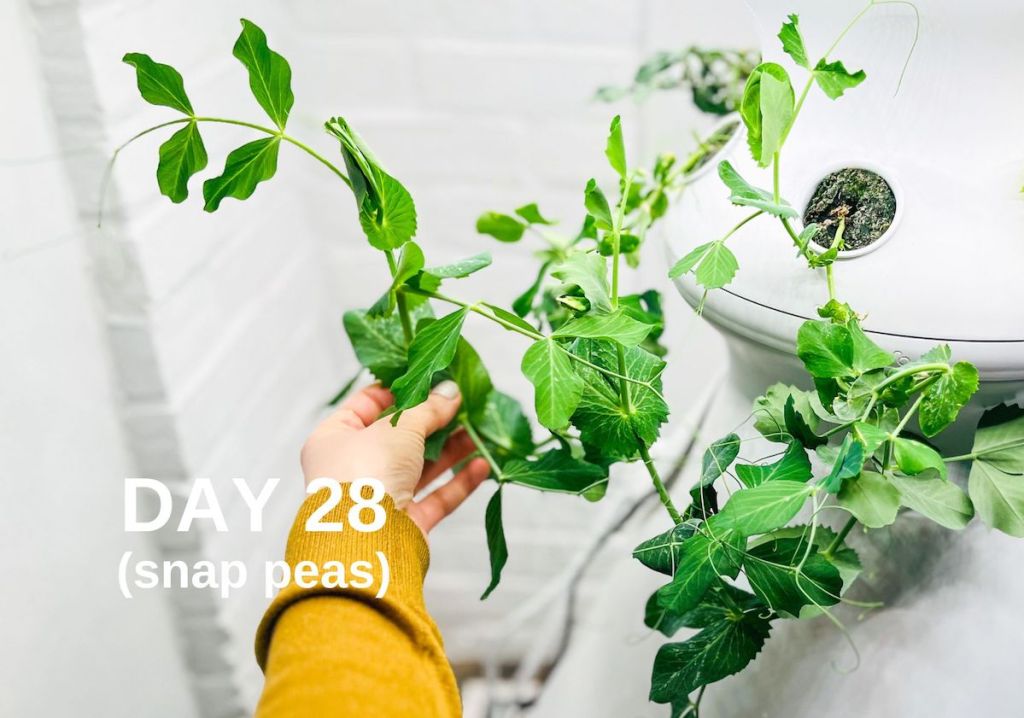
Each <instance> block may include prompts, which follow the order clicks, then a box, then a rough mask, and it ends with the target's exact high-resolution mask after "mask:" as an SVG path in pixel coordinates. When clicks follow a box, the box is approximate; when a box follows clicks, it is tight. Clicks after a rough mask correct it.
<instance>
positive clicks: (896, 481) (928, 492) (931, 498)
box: [889, 470, 974, 531]
mask: <svg viewBox="0 0 1024 718" xmlns="http://www.w3.org/2000/svg"><path fill="white" fill-rule="evenodd" d="M889 480H890V481H892V484H893V486H895V487H896V489H897V490H898V491H899V492H900V503H901V504H902V505H904V506H906V507H907V508H909V509H913V510H914V511H916V512H917V513H919V514H921V515H922V516H925V517H927V518H929V519H931V520H932V521H934V522H935V523H937V524H939V525H941V526H945V527H946V528H948V529H953V530H954V531H958V530H960V529H962V528H964V527H965V526H967V524H969V523H970V522H971V519H972V518H974V506H973V505H972V504H971V499H969V498H968V497H967V494H965V493H964V492H963V490H962V489H961V488H960V487H959V486H957V485H956V484H954V483H953V482H952V481H948V480H946V479H943V478H942V477H941V476H939V474H938V472H936V471H934V470H927V471H924V472H923V473H921V474H918V475H917V476H904V475H902V474H890V475H889Z"/></svg>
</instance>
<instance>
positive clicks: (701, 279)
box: [696, 241, 740, 289]
mask: <svg viewBox="0 0 1024 718" xmlns="http://www.w3.org/2000/svg"><path fill="white" fill-rule="evenodd" d="M739 268H740V265H739V262H737V261H736V255H735V254H733V253H732V250H731V249H729V248H728V247H726V246H725V242H721V241H718V242H712V243H711V247H710V248H709V249H708V251H707V252H706V253H705V254H704V258H703V259H702V260H701V262H700V264H699V265H697V273H696V277H697V283H698V284H700V285H701V286H702V287H704V288H705V289H720V288H722V287H724V286H725V285H726V284H728V283H729V282H731V281H732V279H733V277H735V276H736V270H738V269H739Z"/></svg>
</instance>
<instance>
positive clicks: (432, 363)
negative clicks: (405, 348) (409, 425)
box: [391, 307, 469, 409]
mask: <svg viewBox="0 0 1024 718" xmlns="http://www.w3.org/2000/svg"><path fill="white" fill-rule="evenodd" d="M468 312H469V310H468V309H467V308H465V307H463V308H462V309H459V310H457V311H454V312H452V313H451V314H449V315H447V316H444V317H441V318H440V319H438V320H436V321H432V322H430V323H429V324H427V325H426V326H425V327H423V328H422V329H420V330H419V332H418V333H417V334H416V336H415V338H414V339H413V340H412V344H410V345H409V368H408V369H407V370H406V372H405V374H403V375H402V376H400V377H399V378H398V379H396V380H395V383H394V384H392V385H391V392H392V393H393V394H394V395H395V408H396V409H409V408H411V407H413V406H416V405H417V404H420V403H422V402H423V401H424V400H425V399H426V398H427V395H428V394H429V393H430V387H431V386H432V383H433V379H434V374H436V373H437V372H439V371H441V370H443V369H446V368H448V366H449V365H450V364H451V363H452V361H453V360H454V359H455V352H456V350H457V349H458V347H459V335H460V333H461V332H462V323H463V321H465V319H466V314H467V313H468Z"/></svg>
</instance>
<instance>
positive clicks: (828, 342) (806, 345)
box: [796, 321, 853, 379]
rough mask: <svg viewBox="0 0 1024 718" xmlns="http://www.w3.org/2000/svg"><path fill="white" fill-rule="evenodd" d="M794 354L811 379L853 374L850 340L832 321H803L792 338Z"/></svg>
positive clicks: (846, 332)
mask: <svg viewBox="0 0 1024 718" xmlns="http://www.w3.org/2000/svg"><path fill="white" fill-rule="evenodd" d="M796 354H797V356H798V357H800V360H801V361H802V362H803V363H804V366H805V367H806V368H807V371H808V372H810V374H811V376H816V377H819V378H823V379H827V378H834V377H844V376H850V375H851V374H852V373H853V337H852V335H851V334H850V330H849V329H847V328H846V327H844V326H842V325H839V324H833V323H832V322H812V321H808V322H804V323H803V324H801V325H800V329H799V331H798V332H797V335H796Z"/></svg>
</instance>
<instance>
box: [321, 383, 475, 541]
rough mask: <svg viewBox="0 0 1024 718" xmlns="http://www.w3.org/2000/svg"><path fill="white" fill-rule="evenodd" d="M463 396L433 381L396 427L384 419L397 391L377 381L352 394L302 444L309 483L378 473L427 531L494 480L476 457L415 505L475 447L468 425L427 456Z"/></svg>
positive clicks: (399, 503)
mask: <svg viewBox="0 0 1024 718" xmlns="http://www.w3.org/2000/svg"><path fill="white" fill-rule="evenodd" d="M461 402H462V397H461V396H460V395H459V388H458V386H456V384H455V382H452V381H444V382H442V383H440V384H438V385H437V386H436V387H434V390H433V391H432V392H431V393H430V396H429V397H428V398H427V400H426V401H425V402H423V403H422V404H420V405H419V406H415V407H413V408H412V409H407V410H406V411H404V412H403V413H402V416H401V417H400V418H399V420H398V423H397V425H395V426H392V425H391V418H392V417H390V416H387V417H384V418H379V417H380V414H381V412H383V411H384V410H385V409H387V408H388V407H389V406H391V405H392V404H393V403H394V397H393V396H392V395H391V392H390V391H388V390H387V389H384V388H383V387H381V386H378V385H376V384H374V385H372V386H368V387H366V388H365V389H363V390H362V391H360V392H358V393H357V394H354V395H352V396H351V397H349V398H348V399H346V400H345V401H344V402H343V403H342V404H341V406H340V407H339V408H338V410H337V411H335V412H334V413H333V414H331V415H330V416H329V417H327V418H326V419H324V421H322V422H321V423H320V425H319V426H317V427H316V428H315V429H314V430H313V433H311V434H310V435H309V438H308V439H306V443H305V445H304V446H303V447H302V472H303V474H304V475H305V478H306V485H309V483H310V482H311V481H313V480H314V479H317V478H320V477H328V478H331V479H334V480H336V481H338V482H341V483H345V482H349V481H353V480H355V479H358V478H366V477H369V478H374V479H377V480H379V481H380V482H381V483H382V484H383V485H384V490H385V491H387V492H388V493H389V494H390V495H391V497H392V498H393V499H394V501H395V506H396V507H397V508H399V509H404V510H405V511H406V513H408V514H409V517H410V518H411V519H412V520H413V521H414V522H415V523H416V525H417V526H419V527H420V529H421V530H422V531H423V533H424V535H426V534H427V533H428V532H429V531H430V530H431V529H432V528H434V526H436V525H437V524H438V522H440V521H441V519H443V518H444V517H445V516H447V515H448V514H450V513H451V512H452V511H454V510H455V509H456V508H457V507H458V506H459V504H461V503H462V502H463V501H464V500H465V499H466V497H467V496H469V495H470V494H471V493H472V492H473V490H474V489H476V487H477V486H479V485H480V484H481V483H483V481H484V479H486V478H487V474H488V473H489V471H490V467H489V466H488V464H487V461H485V460H484V459H481V458H475V459H473V460H471V461H470V462H469V463H467V464H466V465H465V466H464V467H463V468H462V470H461V471H460V472H459V473H458V474H456V475H455V477H454V478H453V479H452V480H451V481H449V482H448V483H446V484H445V485H444V486H442V487H440V488H439V489H437V490H436V491H434V492H433V493H431V494H430V495H429V496H427V497H426V498H424V499H422V500H420V501H417V502H415V503H413V501H412V498H413V496H414V495H415V493H416V492H417V491H419V490H420V489H422V488H424V487H425V486H427V485H428V484H429V483H430V482H431V481H433V480H434V479H436V478H437V477H438V476H440V475H441V474H442V473H444V472H445V471H447V470H448V469H450V468H451V467H452V466H454V465H455V464H457V463H458V462H460V461H462V460H463V459H465V458H466V457H467V456H469V455H470V454H471V453H473V451H474V449H475V447H474V445H473V442H472V440H471V439H470V438H469V436H468V435H467V434H466V433H465V432H464V431H458V432H456V433H454V434H452V435H451V437H449V439H448V441H447V442H446V443H445V445H444V449H443V450H442V451H441V456H440V457H439V458H438V459H437V461H428V462H425V461H424V458H423V449H424V442H425V440H426V437H428V436H430V435H431V434H433V433H434V432H435V431H437V430H439V429H441V428H443V427H444V426H447V425H448V423H449V422H450V421H451V420H452V419H453V418H454V417H455V414H456V412H457V411H458V409H459V404H460V403H461Z"/></svg>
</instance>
